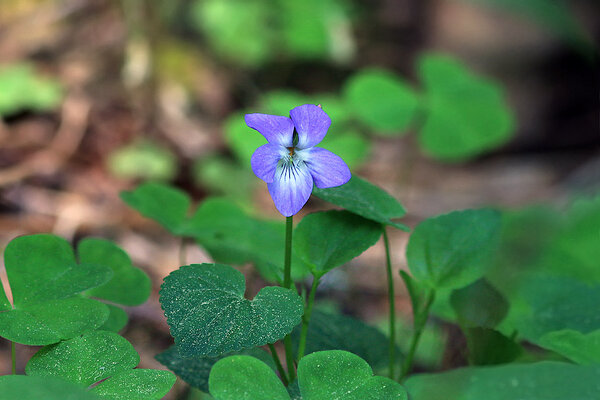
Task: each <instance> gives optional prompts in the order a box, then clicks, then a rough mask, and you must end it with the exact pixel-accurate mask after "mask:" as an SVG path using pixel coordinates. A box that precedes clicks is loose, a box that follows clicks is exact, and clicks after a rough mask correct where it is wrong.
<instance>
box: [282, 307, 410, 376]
mask: <svg viewBox="0 0 600 400" xmlns="http://www.w3.org/2000/svg"><path fill="white" fill-rule="evenodd" d="M300 330H301V327H300V326H297V327H296V329H294V332H293V333H292V338H293V339H294V343H295V344H296V345H297V343H298V341H299V338H300ZM323 350H345V351H349V352H351V353H354V354H356V355H357V356H360V357H361V358H362V359H364V360H365V361H366V362H368V363H369V365H370V366H371V367H372V368H377V367H381V366H386V365H388V364H387V363H388V358H389V354H388V352H389V341H388V339H387V337H386V336H385V335H384V334H383V333H381V331H380V330H379V329H376V328H374V327H372V326H369V325H367V324H365V323H364V322H362V321H361V320H358V319H355V318H351V317H348V316H345V315H341V314H332V313H328V312H322V311H319V310H315V311H313V313H312V315H311V317H310V324H309V325H308V334H307V336H306V350H305V353H306V354H310V353H314V352H317V351H323ZM399 352H400V351H399V350H396V354H398V353H399Z"/></svg>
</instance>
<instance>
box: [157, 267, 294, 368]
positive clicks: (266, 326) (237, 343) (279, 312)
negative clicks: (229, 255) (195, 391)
mask: <svg viewBox="0 0 600 400" xmlns="http://www.w3.org/2000/svg"><path fill="white" fill-rule="evenodd" d="M245 286H246V285H245V280H244V276H243V275H242V274H241V273H240V272H239V271H237V270H235V269H233V268H232V267H230V266H227V265H221V264H200V265H198V264H196V265H187V266H183V267H181V268H180V269H178V270H177V271H174V272H172V273H171V274H170V275H169V276H167V277H166V278H165V280H164V283H163V284H162V286H161V290H160V303H161V305H162V308H163V310H164V311H165V316H166V317H167V322H168V324H169V326H170V328H171V335H172V336H173V337H174V338H175V343H176V345H177V348H178V350H179V352H180V354H181V355H182V356H184V357H192V356H218V355H221V354H224V353H227V352H230V351H238V350H242V349H247V348H251V347H256V346H262V345H265V344H267V343H274V342H276V341H277V340H279V339H282V338H283V337H284V336H285V335H287V334H289V333H290V332H291V331H292V329H293V328H294V326H296V325H297V324H298V323H300V320H301V317H302V314H303V312H304V307H303V303H302V299H301V298H300V296H298V295H297V294H296V293H295V292H294V291H292V290H290V289H285V288H282V287H265V288H263V289H261V290H260V292H258V294H257V295H256V297H255V298H254V299H253V300H252V301H250V300H247V299H245V298H244V292H245Z"/></svg>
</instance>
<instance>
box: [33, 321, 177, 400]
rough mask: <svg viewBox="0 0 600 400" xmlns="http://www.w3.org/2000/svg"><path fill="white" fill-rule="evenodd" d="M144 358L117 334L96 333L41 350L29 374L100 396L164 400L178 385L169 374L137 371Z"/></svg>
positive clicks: (112, 398)
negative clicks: (64, 383) (86, 389)
mask: <svg viewBox="0 0 600 400" xmlns="http://www.w3.org/2000/svg"><path fill="white" fill-rule="evenodd" d="M139 361H140V357H139V355H138V354H137V352H136V351H135V349H134V348H133V346H132V345H131V344H130V343H129V342H128V341H127V340H125V339H124V338H122V337H121V336H119V335H117V334H116V333H113V332H106V331H96V332H92V333H89V334H87V335H83V336H81V337H77V338H74V339H71V340H68V341H64V342H61V343H57V344H54V345H50V346H46V347H44V348H43V349H41V350H40V351H38V352H37V353H36V354H35V355H34V356H33V357H32V358H31V360H30V361H29V362H28V363H27V366H26V368H25V370H26V373H27V375H31V376H41V377H56V378H61V379H64V380H65V381H69V382H72V383H76V384H78V385H81V386H83V387H85V388H87V387H89V386H90V385H93V384H95V383H98V382H100V383H98V384H97V385H95V386H94V387H93V388H92V389H91V392H93V393H96V394H98V395H99V396H100V397H104V398H109V399H111V400H114V399H122V400H136V399H139V400H146V399H148V400H150V399H156V400H158V399H161V398H163V396H164V395H165V394H167V392H168V391H169V390H170V389H171V387H172V386H173V384H174V383H175V376H174V375H173V374H172V373H170V372H167V371H157V370H146V369H133V368H134V367H135V366H136V365H137V364H138V363H139Z"/></svg>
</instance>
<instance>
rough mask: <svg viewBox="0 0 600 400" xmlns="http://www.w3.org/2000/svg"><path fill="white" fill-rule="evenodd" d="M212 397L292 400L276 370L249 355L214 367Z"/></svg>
mask: <svg viewBox="0 0 600 400" xmlns="http://www.w3.org/2000/svg"><path fill="white" fill-rule="evenodd" d="M208 385H209V387H210V394H211V395H212V396H213V397H214V398H215V400H264V399H269V400H289V399H290V396H289V395H288V392H287V391H286V390H285V387H284V386H283V384H282V383H281V381H280V380H279V378H278V377H277V375H275V373H274V372H273V370H272V369H271V368H269V367H268V366H267V365H266V364H265V363H263V362H262V361H260V360H258V359H256V358H254V357H250V356H230V357H227V358H224V359H222V360H219V361H218V362H217V363H216V364H215V365H214V366H213V368H212V371H211V373H210V378H209V383H208Z"/></svg>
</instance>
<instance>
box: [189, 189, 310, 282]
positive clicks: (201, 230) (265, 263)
mask: <svg viewBox="0 0 600 400" xmlns="http://www.w3.org/2000/svg"><path fill="white" fill-rule="evenodd" d="M183 233H184V234H185V235H188V236H191V237H193V238H194V239H195V240H196V241H197V242H198V243H199V244H200V245H201V246H202V247H203V248H204V249H206V251H208V253H209V254H210V255H211V257H212V258H213V259H214V260H215V261H217V262H219V263H227V264H238V265H240V264H245V263H248V262H251V263H253V264H254V265H255V266H256V268H257V269H258V271H259V272H260V274H261V276H262V277H263V278H264V279H265V280H267V281H269V282H282V281H283V266H282V264H283V263H282V261H283V258H284V249H285V246H284V241H285V224H284V223H283V222H275V221H267V220H260V219H256V218H252V217H250V216H248V215H247V214H246V213H245V212H244V211H243V210H242V209H240V207H239V206H238V205H236V204H235V203H233V202H232V201H230V200H227V199H222V198H209V199H206V200H205V201H204V202H203V203H202V204H201V205H200V206H199V207H198V209H197V210H196V212H195V213H194V215H193V216H192V218H190V219H189V220H188V222H187V226H186V228H185V229H184V230H183ZM307 274H308V266H307V265H306V263H305V262H303V261H302V260H301V259H300V258H299V257H297V254H296V252H292V278H293V279H294V280H299V279H302V278H303V277H305V276H306V275H307Z"/></svg>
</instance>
